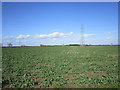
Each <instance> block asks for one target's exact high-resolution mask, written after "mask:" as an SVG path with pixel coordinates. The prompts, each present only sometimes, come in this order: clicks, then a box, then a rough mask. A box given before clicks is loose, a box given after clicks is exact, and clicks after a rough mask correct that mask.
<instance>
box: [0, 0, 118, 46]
mask: <svg viewBox="0 0 120 90" xmlns="http://www.w3.org/2000/svg"><path fill="white" fill-rule="evenodd" d="M2 19H3V22H2V24H3V26H2V28H3V32H2V34H3V44H4V45H6V44H7V43H13V44H14V45H21V44H24V45H40V44H50V45H53V44H71V43H77V44H79V43H81V39H80V38H81V36H80V34H81V32H80V27H81V24H83V26H84V41H85V42H84V43H85V44H111V43H113V44H117V42H118V39H117V38H118V3H117V2H17V3H15V2H14V3H12V2H11V3H10V2H9V3H7V2H4V3H2Z"/></svg>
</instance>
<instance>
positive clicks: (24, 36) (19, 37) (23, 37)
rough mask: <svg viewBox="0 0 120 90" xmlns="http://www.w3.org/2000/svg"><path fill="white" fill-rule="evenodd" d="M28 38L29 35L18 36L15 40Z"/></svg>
mask: <svg viewBox="0 0 120 90" xmlns="http://www.w3.org/2000/svg"><path fill="white" fill-rule="evenodd" d="M29 37H30V35H19V36H17V37H16V38H17V39H25V38H29Z"/></svg>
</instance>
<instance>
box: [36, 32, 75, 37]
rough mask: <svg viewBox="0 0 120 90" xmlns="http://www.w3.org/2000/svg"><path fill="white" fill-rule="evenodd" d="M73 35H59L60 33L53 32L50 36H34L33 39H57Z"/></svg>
mask: <svg viewBox="0 0 120 90" xmlns="http://www.w3.org/2000/svg"><path fill="white" fill-rule="evenodd" d="M72 34H73V32H70V33H67V34H65V33H61V32H53V33H51V34H40V35H36V36H34V37H35V38H58V37H69V36H71V35H72Z"/></svg>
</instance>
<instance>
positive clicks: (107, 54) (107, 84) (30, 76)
mask: <svg viewBox="0 0 120 90" xmlns="http://www.w3.org/2000/svg"><path fill="white" fill-rule="evenodd" d="M2 54H3V57H2V68H3V69H2V75H3V76H2V83H3V88H29V87H31V88H32V87H33V88H88V87H91V88H93V87H95V88H100V87H102V88H115V87H118V47H117V46H83V47H82V46H81V47H80V46H56V47H16V48H15V47H9V48H3V50H2Z"/></svg>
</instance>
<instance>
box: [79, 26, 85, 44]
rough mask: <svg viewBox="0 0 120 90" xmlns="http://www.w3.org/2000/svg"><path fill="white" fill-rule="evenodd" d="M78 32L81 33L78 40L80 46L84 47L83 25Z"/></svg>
mask: <svg viewBox="0 0 120 90" xmlns="http://www.w3.org/2000/svg"><path fill="white" fill-rule="evenodd" d="M80 32H81V34H80V40H81V43H80V45H82V46H83V45H84V42H85V41H84V27H83V25H81V28H80Z"/></svg>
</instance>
